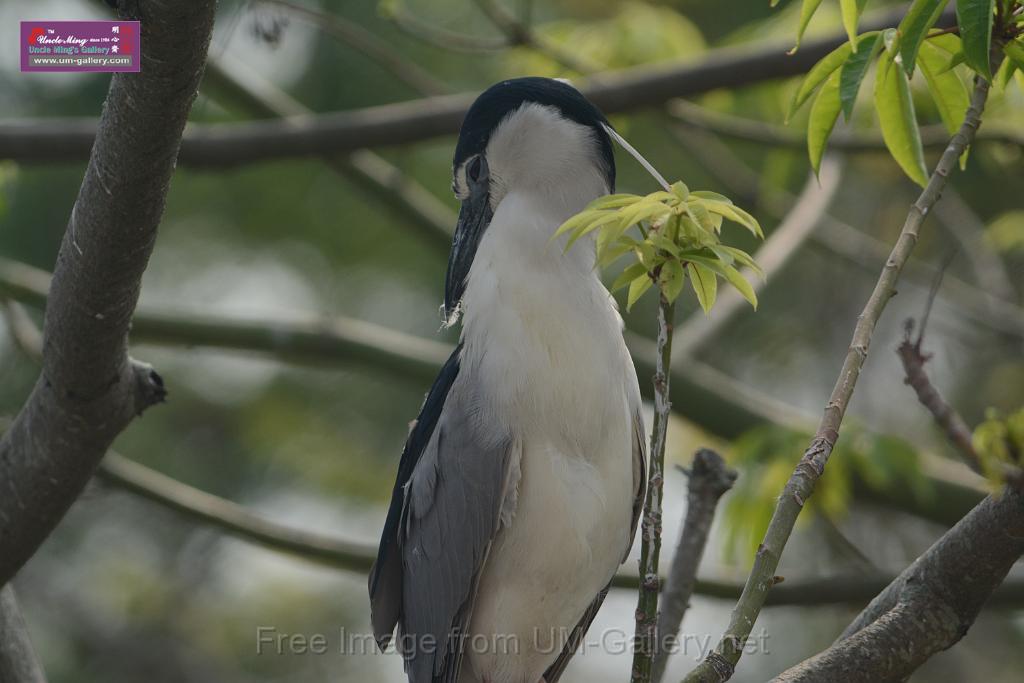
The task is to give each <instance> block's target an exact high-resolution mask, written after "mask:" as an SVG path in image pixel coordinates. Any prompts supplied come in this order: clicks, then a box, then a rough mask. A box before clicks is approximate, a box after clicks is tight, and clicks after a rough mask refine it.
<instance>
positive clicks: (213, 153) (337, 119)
mask: <svg viewBox="0 0 1024 683" xmlns="http://www.w3.org/2000/svg"><path fill="white" fill-rule="evenodd" d="M901 17H902V14H900V12H891V13H886V14H884V15H882V16H880V17H879V19H878V20H877V21H873V20H866V21H864V22H862V24H863V26H862V28H863V29H864V30H869V29H870V28H872V27H875V28H877V27H879V26H881V27H887V26H893V25H895V24H896V23H897V22H899V20H900V18H901ZM951 20H952V12H951V11H947V12H946V13H945V14H944V15H943V19H942V20H940V24H941V23H942V22H946V21H951ZM943 25H944V24H943ZM844 42H846V34H845V33H836V34H834V35H831V36H828V37H826V38H823V39H820V40H813V41H807V42H805V43H804V44H803V45H802V46H801V48H800V50H799V51H798V52H797V53H796V54H792V55H790V54H787V52H788V50H789V47H791V46H790V44H789V43H773V44H770V45H762V46H759V47H755V48H721V49H718V50H715V51H713V52H711V53H709V54H708V55H707V57H706V58H705V59H704V60H703V61H702V62H701V63H699V64H695V65H691V64H683V65H678V64H675V65H669V66H665V65H653V66H642V67H635V68H632V69H625V70H622V71H618V72H615V73H607V74H602V75H601V78H600V81H596V82H590V83H584V84H583V85H582V90H583V93H584V94H585V95H586V96H587V97H588V99H590V100H591V101H592V102H593V103H594V104H596V105H597V106H598V107H600V108H601V109H602V110H603V111H604V112H605V113H606V114H615V113H620V112H624V111H635V110H637V109H642V108H644V107H649V106H655V105H661V104H664V103H665V102H667V101H668V100H670V99H672V98H675V97H686V96H691V95H696V94H700V93H704V92H709V91H711V90H717V89H720V88H737V87H741V86H745V85H751V84H754V83H761V82H763V81H766V80H772V79H776V78H785V77H787V76H795V75H798V74H801V73H804V72H806V71H807V70H808V69H810V68H811V67H812V66H813V65H814V64H815V63H817V61H818V60H819V59H821V58H822V57H823V56H825V55H826V54H828V53H829V52H831V51H832V50H833V49H835V48H836V47H838V46H839V45H841V44H842V43H844ZM475 97H476V94H475V93H464V94H459V95H448V96H442V97H432V98H427V99H422V100H413V101H409V102H400V103H397V104H386V105H378V106H373V107H367V108H364V109H356V110H351V111H344V112H335V113H332V114H320V115H317V116H313V117H302V118H300V119H297V120H288V121H253V122H247V123H230V124H205V125H204V124H193V125H190V126H189V129H188V131H186V134H185V136H184V139H183V140H182V145H181V153H180V155H179V162H180V163H181V164H184V165H191V166H199V167H209V168H216V167H226V166H233V165H237V164H243V163H253V162H259V161H269V160H273V159H284V158H295V157H321V156H329V155H334V154H338V153H340V152H351V151H353V150H355V149H363V148H367V147H378V146H394V145H405V144H410V143H413V142H419V141H422V140H427V139H430V138H434V137H437V136H441V135H451V134H454V133H457V132H458V129H459V126H460V125H461V123H462V117H463V115H464V114H465V111H466V109H467V108H468V107H469V105H470V104H471V103H472V102H473V100H474V99H475ZM95 125H96V124H95V122H94V121H93V120H91V119H55V120H48V121H46V122H45V123H39V122H37V121H17V120H15V121H7V122H4V123H0V158H6V159H15V160H18V161H22V162H53V161H75V160H81V159H85V158H86V157H87V155H88V153H89V149H90V148H91V147H92V142H93V135H94V133H95Z"/></svg>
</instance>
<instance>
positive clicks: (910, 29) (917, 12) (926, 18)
mask: <svg viewBox="0 0 1024 683" xmlns="http://www.w3.org/2000/svg"><path fill="white" fill-rule="evenodd" d="M948 2H949V0H914V2H913V3H912V4H911V5H910V9H909V10H907V14H906V16H904V17H903V21H901V22H900V25H899V29H898V30H899V32H900V59H901V60H902V61H903V70H904V71H906V72H907V75H908V76H910V75H912V74H913V73H914V64H915V63H916V61H917V51H918V50H919V49H920V48H921V43H922V42H924V39H925V36H927V35H928V31H930V30H931V28H932V26H934V25H935V22H936V21H938V20H939V15H940V14H942V10H944V9H946V4H947V3H948Z"/></svg>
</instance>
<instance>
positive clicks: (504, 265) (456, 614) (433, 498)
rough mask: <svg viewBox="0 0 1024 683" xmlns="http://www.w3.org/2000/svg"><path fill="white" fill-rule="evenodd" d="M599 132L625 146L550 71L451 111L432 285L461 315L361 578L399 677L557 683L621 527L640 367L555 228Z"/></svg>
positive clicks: (584, 265) (600, 186)
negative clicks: (437, 272) (440, 257)
mask: <svg viewBox="0 0 1024 683" xmlns="http://www.w3.org/2000/svg"><path fill="white" fill-rule="evenodd" d="M613 140H616V141H619V142H620V143H622V144H624V145H625V146H626V148H627V150H629V151H630V152H631V153H633V154H634V155H635V156H638V155H636V153H635V150H633V149H632V148H631V147H629V146H628V143H625V141H624V140H622V139H621V137H619V136H618V134H617V133H616V132H615V131H614V129H613V128H612V127H611V125H610V124H609V123H608V121H607V119H606V118H605V116H604V115H603V114H602V113H601V112H600V111H599V110H598V109H597V107H595V106H594V105H593V104H592V103H591V102H590V101H588V100H587V99H586V98H585V97H584V96H583V95H582V94H581V93H580V92H579V91H578V90H576V89H575V88H574V87H572V86H571V85H569V84H568V83H566V82H563V81H560V80H553V79H548V78H538V77H530V78H518V79H513V80H506V81H502V82H500V83H498V84H496V85H494V86H492V87H490V88H489V89H487V90H486V91H484V92H483V94H481V95H480V96H479V97H478V98H477V99H476V101H475V102H474V103H473V104H472V106H471V107H470V108H469V110H468V112H467V113H466V116H465V119H464V120H463V123H462V128H461V131H460V134H459V139H458V143H457V145H456V148H455V156H454V163H453V182H452V189H453V191H454V193H455V195H456V197H457V198H458V199H459V200H460V201H461V204H462V205H461V209H460V211H459V217H458V223H457V226H456V229H455V234H454V237H453V240H452V248H451V253H450V257H449V260H448V270H447V275H446V277H445V291H444V304H443V315H444V318H445V320H446V321H447V323H448V324H453V323H454V322H456V321H457V319H458V318H459V317H461V319H462V331H461V335H460V340H459V343H458V345H457V347H456V348H455V350H454V352H453V353H452V354H451V357H450V358H449V359H448V361H447V363H446V364H445V365H444V367H443V368H442V369H441V371H440V374H439V375H438V377H437V379H436V381H435V382H434V384H433V386H432V387H431V389H430V391H429V392H428V394H427V396H426V399H425V401H424V403H423V406H422V409H421V411H420V414H419V417H418V418H417V420H416V421H415V422H414V423H413V426H412V428H411V430H410V433H409V435H408V438H407V440H406V443H405V448H404V450H403V453H402V457H401V460H400V462H399V466H398V474H397V477H396V481H395V485H394V489H393V493H392V500H391V505H390V508H389V509H388V513H387V518H386V521H385V524H384V529H383V532H382V534H381V540H380V546H379V551H378V555H377V558H376V562H375V563H374V566H373V569H372V570H371V573H370V577H369V593H370V606H371V610H370V611H371V622H372V626H373V630H374V635H375V638H376V640H377V644H378V645H379V646H380V648H381V649H382V650H383V649H385V648H386V647H387V646H388V645H389V644H390V643H391V642H392V637H393V635H394V632H395V628H396V626H397V629H398V637H397V638H396V639H395V641H394V644H395V646H396V649H397V650H398V651H399V652H401V653H402V655H403V656H404V658H405V670H406V674H407V676H408V680H409V681H410V683H442V682H443V683H469V682H471V681H472V682H474V683H539V682H542V683H555V682H556V681H557V680H558V679H559V677H560V676H561V675H562V673H563V671H564V670H565V668H566V665H567V664H568V662H569V660H570V659H571V658H572V656H573V654H574V653H575V651H576V650H577V648H578V646H579V645H580V643H581V642H582V640H583V637H584V635H585V634H586V632H587V630H588V628H589V627H590V625H591V623H592V621H593V619H594V617H595V615H596V614H597V612H598V610H599V608H600V607H601V604H602V602H603V601H604V598H605V595H606V593H607V591H608V587H609V584H610V582H611V580H612V577H613V575H614V574H615V571H616V569H617V568H618V566H619V565H620V564H621V563H622V562H624V561H625V559H626V557H627V556H628V554H629V550H630V547H631V546H632V543H633V537H634V535H635V533H636V527H637V521H638V519H639V517H640V511H641V508H642V501H643V497H644V492H645V469H646V464H645V463H646V461H645V450H644V442H645V438H644V424H643V418H642V409H641V408H642V404H641V398H640V390H639V385H638V382H637V376H636V370H635V368H634V366H633V362H632V360H631V358H630V355H629V352H628V350H627V348H626V344H625V342H624V340H623V336H622V318H621V317H620V315H619V312H618V309H617V307H616V304H615V301H614V299H613V298H612V296H611V295H610V293H609V292H608V290H607V289H606V288H605V287H604V285H603V284H602V282H601V280H600V277H599V273H598V272H597V269H596V268H595V244H594V240H593V238H592V237H588V238H584V239H582V240H580V241H579V242H577V243H576V244H575V245H573V247H572V248H570V249H566V248H565V242H564V241H563V240H562V238H558V239H553V235H554V233H555V232H556V230H557V228H558V227H559V226H560V225H561V224H562V223H563V222H564V221H566V220H567V219H568V218H570V217H571V216H573V215H575V214H576V213H578V212H580V211H581V210H582V209H584V207H585V206H586V205H587V204H588V203H589V202H591V201H592V200H594V199H596V198H598V197H600V196H602V195H606V194H609V193H611V192H613V191H614V187H615V160H614V157H613V151H612V143H613ZM641 163H643V164H644V166H645V167H649V164H647V163H646V161H645V160H642V158H641ZM648 170H649V171H652V172H653V173H655V175H656V172H655V171H653V169H650V168H648ZM659 178H660V177H659ZM662 182H663V181H662Z"/></svg>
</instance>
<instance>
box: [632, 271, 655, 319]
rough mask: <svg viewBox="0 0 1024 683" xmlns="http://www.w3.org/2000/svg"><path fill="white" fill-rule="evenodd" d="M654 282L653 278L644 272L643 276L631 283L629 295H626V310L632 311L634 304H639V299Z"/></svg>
mask: <svg viewBox="0 0 1024 683" xmlns="http://www.w3.org/2000/svg"><path fill="white" fill-rule="evenodd" d="M652 284H654V282H653V281H652V280H651V277H650V276H649V275H648V274H647V273H646V272H644V274H643V275H641V276H640V277H638V278H636V279H634V280H633V281H632V282H630V283H629V294H627V295H626V310H627V311H629V310H632V308H633V304H635V303H636V302H637V299H639V298H640V297H642V296H643V295H644V292H646V291H647V290H648V289H650V288H651V285H652Z"/></svg>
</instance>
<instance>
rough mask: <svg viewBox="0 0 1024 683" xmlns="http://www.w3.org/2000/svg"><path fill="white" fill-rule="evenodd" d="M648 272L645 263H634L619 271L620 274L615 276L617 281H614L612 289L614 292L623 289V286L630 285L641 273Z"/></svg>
mask: <svg viewBox="0 0 1024 683" xmlns="http://www.w3.org/2000/svg"><path fill="white" fill-rule="evenodd" d="M646 274H647V267H646V266H644V264H642V263H634V264H632V265H631V266H629V267H628V268H626V269H625V270H623V271H622V272H621V273H619V276H618V277H617V278H615V282H613V283H612V286H611V290H612V291H613V292H617V291H618V290H620V289H622V288H623V287H625V286H626V285H628V284H629V283H631V282H632V281H633V280H635V279H637V278H638V277H640V276H641V275H646Z"/></svg>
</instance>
